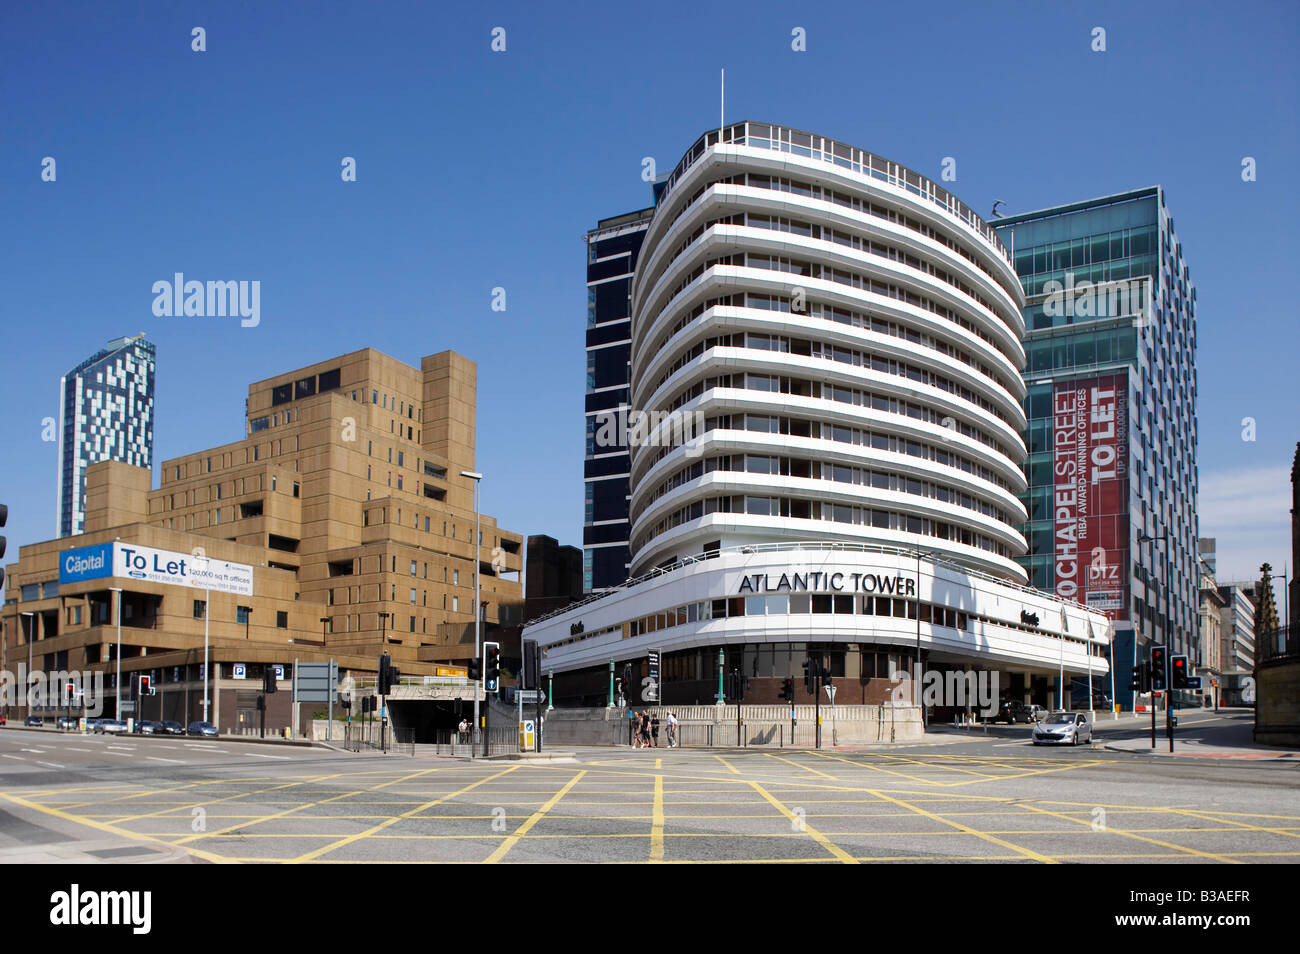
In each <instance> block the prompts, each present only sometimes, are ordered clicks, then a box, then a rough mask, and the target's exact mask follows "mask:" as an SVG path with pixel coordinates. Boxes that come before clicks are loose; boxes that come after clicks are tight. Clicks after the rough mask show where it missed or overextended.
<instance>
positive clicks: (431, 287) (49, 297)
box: [0, 0, 1300, 577]
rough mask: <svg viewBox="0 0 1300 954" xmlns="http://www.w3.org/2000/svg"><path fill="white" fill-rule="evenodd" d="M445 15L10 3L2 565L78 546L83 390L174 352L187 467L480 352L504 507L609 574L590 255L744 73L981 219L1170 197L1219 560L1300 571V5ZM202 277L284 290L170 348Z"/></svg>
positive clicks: (841, 6) (170, 375)
mask: <svg viewBox="0 0 1300 954" xmlns="http://www.w3.org/2000/svg"><path fill="white" fill-rule="evenodd" d="M449 6H450V5H444V4H433V3H375V4H357V3H346V4H344V3H309V4H308V3H288V2H258V3H252V2H248V0H244V2H225V3H183V2H182V3H167V4H163V3H128V2H121V3H113V4H79V3H37V2H14V0H10V2H7V3H5V4H4V5H3V8H0V91H2V94H3V95H0V210H2V214H3V223H4V224H3V226H2V227H0V262H2V263H3V272H0V278H2V279H3V290H4V295H3V307H4V316H3V327H4V332H5V335H4V341H5V345H4V350H3V353H2V356H0V402H2V403H3V407H4V413H3V414H2V415H0V448H3V456H2V457H0V460H3V467H2V468H0V501H4V502H7V503H8V504H9V505H10V521H9V527H8V529H7V530H6V533H7V535H8V536H9V540H10V551H9V553H8V555H7V556H6V560H8V561H12V560H14V559H15V558H16V556H17V553H16V548H17V546H18V544H20V543H30V542H34V541H37V540H44V539H48V538H49V537H51V536H53V535H54V527H55V493H56V490H55V477H56V469H57V461H56V454H57V452H56V447H57V445H56V444H54V443H47V442H43V441H42V440H41V420H42V418H43V417H46V416H51V417H54V416H57V414H58V380H59V377H60V375H62V374H63V373H65V372H66V371H68V370H69V369H70V368H72V367H73V366H74V365H76V364H77V363H78V362H79V361H80V360H81V359H82V358H84V357H86V356H87V355H89V354H90V353H91V352H93V351H95V350H96V349H98V348H99V347H101V346H102V345H103V344H104V343H105V342H106V341H107V340H108V339H109V338H112V337H115V336H117V335H121V334H134V333H138V332H140V331H144V332H147V333H148V335H149V337H150V338H151V339H152V340H153V341H154V342H155V344H156V345H157V348H158V403H157V425H156V428H155V465H156V464H157V462H158V461H161V460H164V459H166V458H168V457H173V456H177V455H180V454H183V453H188V452H192V451H194V450H198V449H201V448H204V447H209V446H213V445H216V444H221V443H225V442H228V441H233V440H238V439H240V438H242V437H243V433H244V431H243V408H244V403H243V402H244V397H245V396H246V394H247V387H248V384H249V383H250V382H252V381H255V380H258V379H261V378H265V377H268V376H270V375H273V374H276V373H280V372H282V371H285V370H290V369H292V368H295V367H298V366H300V365H304V364H307V363H310V362H314V361H317V360H321V359H323V358H326V357H329V356H331V355H335V354H339V353H342V352H346V351H350V350H353V349H356V348H360V347H364V346H367V345H369V346H373V347H376V348H378V349H380V350H382V351H384V352H386V353H388V354H391V355H393V356H395V357H398V358H401V359H403V360H406V361H408V362H409V363H411V364H415V365H418V363H419V358H420V357H421V356H422V355H425V354H429V353H433V352H436V351H441V350H443V349H446V348H452V349H455V350H457V351H459V352H461V353H463V354H465V355H467V356H469V357H470V358H472V359H474V360H475V361H477V362H478V366H479V446H480V451H479V455H480V456H479V469H480V470H482V471H483V472H484V473H485V475H486V480H485V481H484V485H483V506H484V510H485V511H486V512H488V513H492V514H494V515H496V516H497V517H498V518H499V519H500V520H501V522H502V523H503V524H504V525H505V526H507V527H509V528H511V529H514V530H517V531H520V532H522V533H536V532H544V533H549V534H551V535H552V536H555V537H557V538H559V539H560V540H561V541H563V542H569V543H575V544H579V545H580V543H581V522H582V447H583V420H582V402H583V381H584V372H585V357H584V354H583V334H584V331H585V313H586V291H585V287H584V284H583V283H584V276H585V249H584V246H583V244H582V241H581V238H582V235H583V233H584V232H585V230H586V229H587V228H589V227H591V226H592V225H594V224H595V222H596V220H597V219H598V218H602V217H607V216H610V215H614V214H618V213H621V212H624V211H628V210H631V209H634V208H640V207H643V206H645V205H648V204H649V190H648V186H647V185H646V183H645V182H643V181H642V179H641V169H642V159H643V157H646V156H651V157H654V159H655V161H656V163H657V165H658V167H659V168H660V169H661V170H666V169H670V168H671V167H672V166H673V165H674V164H675V163H676V161H677V159H678V158H679V157H680V155H681V153H682V152H683V151H684V150H685V149H686V148H687V147H689V146H690V145H691V143H693V142H694V140H695V139H696V138H697V137H698V136H699V134H700V133H701V132H702V131H703V130H704V129H705V128H707V127H710V126H713V125H716V124H717V121H718V106H719V104H718V73H719V69H720V68H724V67H725V69H726V71H727V107H726V115H727V118H728V120H737V119H743V118H749V119H758V120H770V121H773V122H778V123H784V124H787V125H792V126H797V127H801V128H805V129H810V130H814V131H817V132H820V133H823V134H825V135H828V136H833V137H835V138H838V139H842V140H845V141H848V142H851V143H854V144H857V145H861V146H863V147H864V148H867V149H870V150H872V151H874V152H876V153H878V154H881V155H884V156H888V157H890V158H892V159H896V160H897V161H899V162H901V163H903V164H905V165H907V166H910V167H912V168H914V169H917V170H918V171H920V172H922V173H924V174H927V175H930V176H934V177H936V178H937V177H938V175H939V173H940V163H941V162H942V160H943V158H944V157H947V156H951V157H953V158H955V159H956V160H957V181H956V182H954V183H951V184H950V185H951V188H952V189H953V191H955V192H956V194H957V195H959V196H960V197H961V198H962V199H964V200H965V201H966V202H968V203H969V204H970V205H971V206H972V207H974V208H976V209H977V210H980V211H987V210H988V209H989V208H990V207H991V206H992V204H993V200H994V199H1004V200H1006V202H1007V205H1006V207H1005V208H1004V211H1006V212H1020V211H1027V210H1031V209H1037V208H1042V207H1044V206H1047V205H1053V204H1057V203H1061V202H1067V201H1073V200H1077V199H1083V198H1090V197H1093V196H1097V195H1102V194H1106V193H1111V192H1118V191H1123V190H1126V189H1130V188H1134V187H1138V186H1145V185H1150V184H1154V183H1160V184H1162V185H1163V186H1164V187H1165V188H1166V190H1167V195H1168V200H1169V203H1170V208H1171V210H1172V212H1173V215H1174V219H1175V225H1176V228H1177V231H1178V234H1179V236H1180V238H1181V239H1182V242H1183V248H1184V254H1185V255H1186V257H1187V260H1188V262H1189V263H1190V266H1191V269H1192V278H1193V280H1194V282H1195V283H1196V285H1197V288H1198V299H1199V337H1200V341H1199V375H1200V379H1199V380H1200V393H1199V403H1198V412H1199V419H1200V447H1199V459H1200V474H1201V480H1202V504H1201V532H1202V535H1206V536H1217V537H1218V538H1219V550H1220V557H1219V559H1220V567H1221V576H1229V577H1247V576H1250V575H1252V574H1253V573H1254V572H1255V571H1256V569H1257V567H1258V565H1259V563H1260V562H1261V561H1262V560H1264V559H1269V560H1271V561H1272V562H1273V563H1274V564H1275V566H1276V567H1278V568H1280V566H1281V564H1282V563H1283V561H1284V560H1286V559H1287V556H1288V553H1289V515H1288V512H1287V508H1288V507H1289V485H1288V482H1287V481H1288V476H1287V475H1288V472H1289V467H1290V461H1291V456H1292V454H1293V452H1294V449H1295V442H1296V440H1297V439H1300V415H1298V414H1297V411H1298V410H1300V399H1298V398H1297V387H1296V383H1295V380H1296V379H1295V370H1294V365H1295V357H1294V355H1295V348H1296V345H1297V343H1300V341H1298V339H1300V332H1298V331H1297V315H1296V309H1295V306H1294V304H1293V294H1292V288H1291V287H1290V286H1291V284H1292V279H1293V276H1294V275H1295V263H1296V261H1297V252H1298V251H1300V249H1297V244H1298V242H1297V238H1296V229H1295V225H1294V224H1295V222H1296V221H1297V218H1298V216H1300V208H1297V188H1296V179H1295V170H1296V168H1297V166H1298V165H1300V163H1298V162H1297V159H1298V158H1300V156H1298V155H1297V152H1298V150H1297V129H1296V102H1297V86H1298V84H1297V72H1298V70H1297V57H1296V56H1295V49H1296V45H1297V39H1298V38H1300V37H1298V33H1300V29H1298V26H1300V19H1298V16H1297V7H1296V5H1295V4H1293V3H1289V2H1287V3H1242V4H1237V5H1233V6H1231V7H1229V6H1227V5H1222V6H1216V5H1210V4H1199V3H1143V4H1138V5H1134V4H1128V3H1099V4H1098V3H1081V4H1070V5H1065V4H1040V3H1020V4H1012V3H984V4H975V3H970V2H965V0H963V2H955V3H929V4H926V5H925V6H924V9H923V10H920V9H918V8H916V7H915V6H908V5H902V6H899V5H888V4H870V5H867V4H845V3H833V4H832V3H826V4H818V3H803V4H798V5H792V4H767V3H762V2H755V3H747V4H744V5H737V4H733V3H726V4H724V3H698V2H697V3H690V4H684V3H677V2H664V3H656V4H653V5H628V4H608V3H603V4H577V3H571V4H532V3H530V4H502V3H496V4H490V5H487V4H484V5H477V4H475V5H464V7H463V8H461V9H447V7H449ZM196 26H201V27H203V28H205V30H206V44H207V50H206V52H202V53H198V52H194V51H192V50H191V30H192V28H194V27H196ZM498 26H499V27H504V28H505V30H506V50H505V52H502V53H495V52H493V51H492V50H491V49H490V43H491V31H492V29H493V28H494V27H498ZM1097 26H1100V27H1103V28H1104V29H1105V30H1106V47H1107V48H1106V51H1105V52H1094V51H1093V50H1092V49H1091V48H1090V44H1091V40H1092V30H1093V28H1094V27H1097ZM796 27H802V28H803V29H804V30H805V31H806V36H807V50H806V52H795V51H793V50H792V49H791V33H792V30H794V28H796ZM46 156H50V157H53V158H54V159H55V161H56V163H57V167H56V168H57V180H56V181H55V182H52V183H50V182H42V181H41V176H40V173H41V162H42V159H43V158H44V157H46ZM345 156H352V157H354V158H355V159H356V162H357V173H358V175H357V179H358V181H356V182H355V183H344V182H343V181H342V180H341V178H340V175H339V170H340V162H341V160H342V158H343V157H345ZM1245 156H1251V157H1254V158H1255V160H1256V162H1257V169H1258V178H1257V181H1255V182H1250V183H1246V182H1243V181H1242V179H1241V162H1242V158H1243V157H1245ZM177 271H180V272H184V273H186V275H187V276H188V277H192V278H197V279H201V280H206V279H243V280H258V281H260V282H261V283H262V284H261V287H262V299H261V324H260V325H259V326H258V327H256V328H241V327H240V324H239V321H238V320H237V319H234V320H232V319H197V318H156V317H154V315H153V313H152V311H151V304H152V301H153V295H152V293H151V291H150V289H151V286H152V284H153V282H155V281H158V280H160V279H165V280H169V279H170V278H171V276H172V274H173V273H174V272H177ZM496 286H501V287H504V288H505V289H506V293H507V308H506V311H505V312H494V311H493V310H492V309H491V307H490V306H491V294H492V289H493V288H494V287H496ZM1247 417H1249V418H1253V419H1254V421H1255V431H1256V439H1255V440H1254V441H1244V440H1243V439H1242V430H1243V425H1242V420H1243V418H1247ZM155 470H156V466H155Z"/></svg>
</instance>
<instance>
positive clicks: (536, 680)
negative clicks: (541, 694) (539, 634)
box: [522, 639, 542, 689]
mask: <svg viewBox="0 0 1300 954" xmlns="http://www.w3.org/2000/svg"><path fill="white" fill-rule="evenodd" d="M522 648H523V651H524V681H523V688H525V689H538V688H540V687H541V685H542V647H541V646H540V645H539V644H538V642H537V641H536V640H535V639H526V640H524V644H523V647H522Z"/></svg>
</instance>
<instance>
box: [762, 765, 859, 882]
mask: <svg viewBox="0 0 1300 954" xmlns="http://www.w3.org/2000/svg"><path fill="white" fill-rule="evenodd" d="M749 784H750V786H751V787H753V789H754V791H756V792H758V794H760V795H762V796H763V797H764V798H766V799H767V800H768V802H770V803H771V804H772V807H773V808H775V809H776V810H777V811H779V812H780V813H781V814H782V815H784V816H785V817H786V818H788V819H790V821H791V822H792V823H795V824H798V825H800V826H801V827H802V829H803V832H804V834H806V835H808V836H810V837H811V838H812V839H813V841H815V842H817V844H819V845H821V846H822V847H823V848H825V849H826V850H827V851H829V852H830V853H831V854H832V855H834V856H835V857H836V858H838V859H839V860H840V861H842V862H844V863H845V864H846V865H856V864H857V863H858V859H856V858H854V857H853V856H852V855H851V854H849V853H848V852H847V851H845V850H844V849H843V848H841V847H840V846H839V845H837V844H835V842H833V841H831V840H830V839H829V838H827V837H826V836H825V835H823V834H822V833H821V832H819V831H818V830H817V829H816V828H814V827H813V826H812V825H810V824H808V821H807V819H806V818H801V817H799V816H797V815H795V813H794V812H792V811H791V810H790V809H788V808H786V807H785V805H783V804H782V803H781V802H780V801H779V800H778V799H776V798H775V797H773V795H772V794H771V793H770V792H769V791H768V790H767V789H765V788H764V787H763V786H762V785H759V784H758V783H757V782H754V781H751V782H750V783H749Z"/></svg>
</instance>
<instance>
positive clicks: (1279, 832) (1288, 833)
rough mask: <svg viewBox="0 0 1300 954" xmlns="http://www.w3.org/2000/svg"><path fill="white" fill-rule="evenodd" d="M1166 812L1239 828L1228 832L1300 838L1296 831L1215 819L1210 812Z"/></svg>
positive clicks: (1186, 809)
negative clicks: (1262, 833)
mask: <svg viewBox="0 0 1300 954" xmlns="http://www.w3.org/2000/svg"><path fill="white" fill-rule="evenodd" d="M1165 811H1170V812H1176V813H1177V814H1179V815H1188V816H1190V817H1192V818H1200V819H1202V820H1204V821H1216V822H1219V823H1220V824H1223V825H1236V826H1238V827H1237V828H1236V829H1228V830H1236V831H1241V830H1243V829H1244V830H1246V831H1263V832H1268V833H1270V834H1274V835H1286V836H1287V837H1288V838H1300V834H1297V833H1296V832H1295V831H1293V830H1291V829H1287V828H1265V827H1264V826H1262V825H1247V824H1246V823H1245V822H1239V821H1233V820H1232V819H1231V818H1215V817H1214V815H1213V814H1212V813H1210V812H1197V811H1192V810H1191V809H1190V808H1167V809H1165ZM1196 830H1197V831H1206V830H1207V829H1204V828H1198V829H1196ZM1209 830H1210V831H1214V829H1209ZM1220 830H1223V829H1220Z"/></svg>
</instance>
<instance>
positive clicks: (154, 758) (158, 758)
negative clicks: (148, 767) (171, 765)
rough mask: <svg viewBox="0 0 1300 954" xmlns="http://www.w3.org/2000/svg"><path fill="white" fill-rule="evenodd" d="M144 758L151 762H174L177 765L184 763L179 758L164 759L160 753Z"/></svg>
mask: <svg viewBox="0 0 1300 954" xmlns="http://www.w3.org/2000/svg"><path fill="white" fill-rule="evenodd" d="M145 758H147V759H149V760H150V761H151V762H175V763H176V764H177V765H184V764H185V763H184V762H182V761H181V760H180V759H165V758H163V757H162V756H161V755H147V756H145Z"/></svg>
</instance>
